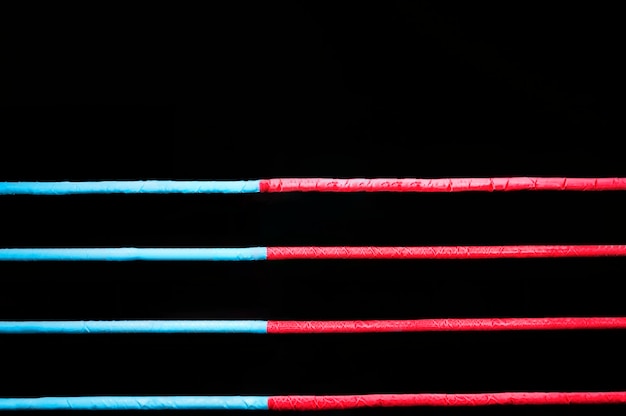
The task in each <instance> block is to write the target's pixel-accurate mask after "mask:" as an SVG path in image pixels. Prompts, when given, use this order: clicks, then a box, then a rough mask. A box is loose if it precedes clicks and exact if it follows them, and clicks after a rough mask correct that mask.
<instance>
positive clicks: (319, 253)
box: [267, 245, 626, 260]
mask: <svg viewBox="0 0 626 416" xmlns="http://www.w3.org/2000/svg"><path fill="white" fill-rule="evenodd" d="M624 255H626V245H543V246H537V245H523V246H425V247H268V248H267V260H291V259H495V258H509V259H510V258H542V257H599V256H624Z"/></svg>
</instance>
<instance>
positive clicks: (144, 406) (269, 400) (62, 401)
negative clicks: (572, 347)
mask: <svg viewBox="0 0 626 416" xmlns="http://www.w3.org/2000/svg"><path fill="white" fill-rule="evenodd" d="M572 404H587V405H590V404H593V405H599V404H626V391H615V392H568V393H563V392H513V393H475V394H429V393H422V394H364V395H349V396H272V397H266V396H92V397H39V398H14V399H13V398H0V410H220V409H221V410H340V409H355V408H360V407H408V406H416V407H417V406H441V407H444V406H445V407H449V406H491V405H572Z"/></svg>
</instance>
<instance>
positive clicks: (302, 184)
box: [0, 177, 626, 195]
mask: <svg viewBox="0 0 626 416" xmlns="http://www.w3.org/2000/svg"><path fill="white" fill-rule="evenodd" d="M624 190H626V178H556V177H548V178H540V177H511V178H447V179H412V178H402V179H388V178H380V179H357V178H352V179H325V178H284V179H261V180H242V181H169V180H167V181H161V180H148V181H97V182H0V195H20V194H21V195H70V194H114V193H124V194H172V193H190V194H214V193H229V194H247V193H260V192H464V191H482V192H495V191H498V192H499V191H624Z"/></svg>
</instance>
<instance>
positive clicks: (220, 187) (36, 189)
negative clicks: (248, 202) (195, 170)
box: [0, 180, 260, 195]
mask: <svg viewBox="0 0 626 416" xmlns="http://www.w3.org/2000/svg"><path fill="white" fill-rule="evenodd" d="M259 191H260V190H259V181H257V180H253V181H160V180H154V181H97V182H0V195H72V194H174V193H181V194H215V193H225V194H248V193H258V192H259Z"/></svg>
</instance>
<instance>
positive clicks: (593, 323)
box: [0, 317, 626, 334]
mask: <svg viewBox="0 0 626 416" xmlns="http://www.w3.org/2000/svg"><path fill="white" fill-rule="evenodd" d="M598 329H605V330H606V329H626V317H597V318H579V317H568V318H563V317H561V318H468V319H412V320H411V319H409V320H368V321H264V320H231V321H221V320H215V321H211V320H209V321H207V320H156V321H155V320H137V321H0V334H122V333H148V334H158V333H162V334H163V333H166V334H168V333H197V334H200V333H214V334H215V333H227V334H356V333H382V332H456V331H481V332H488V331H559V330H598Z"/></svg>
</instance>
